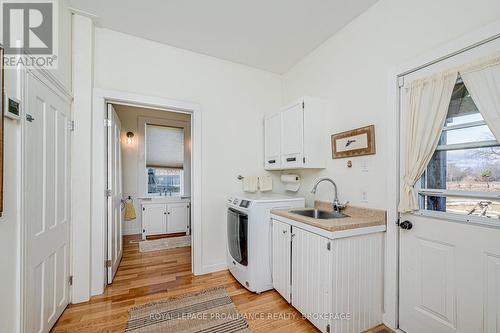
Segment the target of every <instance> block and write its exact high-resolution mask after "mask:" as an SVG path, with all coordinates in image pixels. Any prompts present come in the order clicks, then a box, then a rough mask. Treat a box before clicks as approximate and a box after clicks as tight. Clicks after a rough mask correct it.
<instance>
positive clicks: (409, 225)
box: [399, 221, 413, 230]
mask: <svg viewBox="0 0 500 333" xmlns="http://www.w3.org/2000/svg"><path fill="white" fill-rule="evenodd" d="M399 227H400V228H401V229H404V230H410V229H411V228H413V223H411V222H410V221H403V222H401V223H400V224H399Z"/></svg>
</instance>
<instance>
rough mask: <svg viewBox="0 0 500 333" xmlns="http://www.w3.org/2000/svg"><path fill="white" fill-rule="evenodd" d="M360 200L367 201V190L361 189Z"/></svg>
mask: <svg viewBox="0 0 500 333" xmlns="http://www.w3.org/2000/svg"><path fill="white" fill-rule="evenodd" d="M361 202H368V191H367V190H363V191H361Z"/></svg>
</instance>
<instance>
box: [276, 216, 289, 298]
mask: <svg viewBox="0 0 500 333" xmlns="http://www.w3.org/2000/svg"><path fill="white" fill-rule="evenodd" d="M291 229H292V227H291V226H290V225H288V224H286V223H281V222H279V221H276V220H274V221H273V237H272V242H273V247H272V249H273V257H272V258H273V267H272V271H273V287H274V289H276V291H277V292H278V293H279V294H280V295H281V296H282V297H283V298H284V299H286V301H287V302H288V303H290V287H291V285H290V274H291V271H290V268H291V255H290V254H291V246H290V240H291V234H292V233H291Z"/></svg>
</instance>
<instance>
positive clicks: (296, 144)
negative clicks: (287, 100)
mask: <svg viewBox="0 0 500 333" xmlns="http://www.w3.org/2000/svg"><path fill="white" fill-rule="evenodd" d="M281 117H282V121H281V123H282V127H281V133H282V134H281V166H282V167H283V168H294V167H301V166H302V165H303V164H304V162H303V157H304V110H303V108H302V103H299V104H296V105H294V106H292V107H289V108H288V109H286V110H285V111H283V112H282V115H281Z"/></svg>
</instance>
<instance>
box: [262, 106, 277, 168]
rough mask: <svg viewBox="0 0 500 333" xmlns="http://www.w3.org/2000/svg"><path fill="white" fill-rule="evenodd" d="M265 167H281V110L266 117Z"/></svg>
mask: <svg viewBox="0 0 500 333" xmlns="http://www.w3.org/2000/svg"><path fill="white" fill-rule="evenodd" d="M264 133H265V134H264V135H265V140H264V141H265V147H264V150H265V153H264V158H265V168H266V169H267V170H277V169H281V112H279V113H275V114H273V115H271V116H269V117H266V118H265V119H264Z"/></svg>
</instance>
